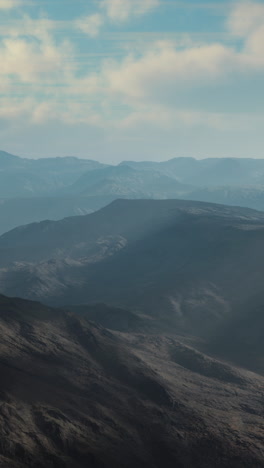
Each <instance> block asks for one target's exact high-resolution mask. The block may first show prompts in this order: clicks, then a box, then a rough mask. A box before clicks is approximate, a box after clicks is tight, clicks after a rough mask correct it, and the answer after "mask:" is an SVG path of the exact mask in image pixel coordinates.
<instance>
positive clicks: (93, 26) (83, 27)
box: [75, 13, 104, 37]
mask: <svg viewBox="0 0 264 468" xmlns="http://www.w3.org/2000/svg"><path fill="white" fill-rule="evenodd" d="M103 24H104V18H103V16H102V15H100V14H98V13H96V14H94V15H89V16H86V17H83V18H79V19H77V20H76V21H75V27H76V28H77V29H79V30H80V31H82V32H83V33H84V34H87V35H88V36H91V37H96V36H97V35H98V33H99V31H100V28H101V26H102V25H103Z"/></svg>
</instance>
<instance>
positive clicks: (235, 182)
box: [121, 158, 264, 187]
mask: <svg viewBox="0 0 264 468" xmlns="http://www.w3.org/2000/svg"><path fill="white" fill-rule="evenodd" d="M121 164H122V165H128V166H129V167H132V168H134V169H140V170H142V169H144V170H146V171H151V170H155V171H157V172H160V173H162V174H165V175H169V176H170V177H175V178H176V179H177V180H178V181H179V182H181V183H183V184H189V185H195V186H199V187H200V186H208V187H211V186H212V187H216V186H236V187H239V186H255V185H256V184H257V185H264V159H240V158H208V159H201V160H197V159H194V158H174V159H171V160H169V161H165V162H160V163H157V162H133V161H125V162H123V163H121Z"/></svg>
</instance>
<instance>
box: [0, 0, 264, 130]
mask: <svg viewBox="0 0 264 468" xmlns="http://www.w3.org/2000/svg"><path fill="white" fill-rule="evenodd" d="M19 4H21V2H19V1H18V0H6V1H5V0H0V9H2V10H4V9H5V10H7V9H11V8H12V7H15V6H18V5H19ZM160 5H161V3H160V2H159V1H158V0H140V1H137V0H101V2H100V5H99V8H98V10H97V11H94V12H93V13H92V14H88V15H87V14H84V15H83V16H82V17H78V18H75V19H73V21H71V22H67V21H61V22H60V21H58V20H54V19H50V18H47V17H43V16H42V17H38V18H36V17H34V18H33V17H32V16H30V15H29V14H25V12H23V13H20V16H19V15H18V16H17V17H16V18H13V19H12V18H11V19H10V21H9V22H6V24H5V25H3V27H2V29H1V31H0V36H1V40H0V62H1V68H0V90H1V94H2V98H1V99H0V118H1V119H5V120H7V121H8V120H10V121H11V120H12V121H14V119H21V118H23V116H24V117H26V118H27V119H28V122H30V123H31V124H35V125H40V124H41V125H43V124H44V123H45V122H48V121H50V119H51V116H52V119H54V120H56V121H58V122H64V123H66V124H67V125H76V124H85V125H88V126H91V127H93V128H95V127H96V128H99V129H106V128H107V129H110V130H113V129H114V130H116V131H118V130H119V131H121V132H122V131H125V132H128V131H131V132H132V133H133V132H134V131H135V130H136V129H140V128H141V127H142V125H147V126H150V127H151V128H156V127H157V128H158V127H159V128H161V129H165V128H168V129H171V130H173V128H179V127H184V128H185V127H189V128H193V127H198V126H203V127H206V128H213V129H218V130H221V129H222V130H226V129H227V128H228V127H229V128H233V129H234V128H235V129H237V128H241V129H243V128H244V127H245V122H246V120H247V118H248V111H247V109H246V108H245V109H244V111H243V112H242V114H241V115H239V113H238V112H237V111H236V109H235V107H234V110H233V112H232V116H230V108H229V104H230V102H228V100H227V101H226V112H224V111H223V110H221V111H219V112H218V111H217V105H219V102H218V104H217V99H218V97H217V96H218V94H219V92H220V90H221V92H223V89H228V90H229V89H232V87H233V89H235V88H237V87H239V86H242V85H243V86H245V87H246V86H247V83H250V80H252V79H253V80H257V79H260V77H262V78H263V74H264V46H263V44H264V5H263V4H261V3H257V2H244V1H243V2H241V1H240V2H239V3H237V4H235V5H234V6H233V7H232V8H231V9H230V10H229V11H227V12H226V20H225V25H224V28H225V31H226V34H228V35H229V37H231V38H232V39H233V42H232V45H230V44H228V43H226V42H219V41H214V40H212V37H211V36H210V37H209V39H208V41H205V40H201V41H194V40H193V39H192V37H191V36H188V35H186V34H185V35H184V40H183V41H181V42H177V41H174V40H163V39H160V40H156V39H155V40H153V41H152V40H149V41H148V42H147V44H143V45H140V47H139V48H133V47H132V46H130V45H128V44H126V47H124V48H123V49H122V48H121V49H119V50H118V54H119V55H118V54H117V56H116V57H115V55H114V54H111V53H110V56H109V57H104V56H103V57H102V58H101V59H100V54H99V53H98V56H97V62H96V67H90V66H88V64H90V63H93V62H92V57H93V51H94V47H95V46H94V42H93V41H94V40H98V37H100V34H103V31H104V29H105V28H106V25H107V24H110V25H111V27H112V28H113V27H116V28H119V27H120V25H123V24H126V23H128V22H129V21H130V20H131V21H137V19H138V18H139V17H140V16H142V15H146V14H147V13H150V12H152V11H154V9H156V8H158V7H159V6H160ZM5 14H6V13H5ZM58 31H61V33H60V34H59V35H58ZM65 31H66V32H65ZM67 31H68V32H67ZM69 31H71V34H69ZM75 33H76V34H79V35H81V36H82V35H83V36H84V40H85V37H86V36H88V42H87V43H85V44H86V46H85V47H86V49H85V52H83V57H84V59H83V58H82V56H81V55H80V51H79V50H78V45H77V44H76V43H75V42H74V40H73V37H74V34H75ZM106 55H107V54H106ZM98 57H99V58H98ZM205 92H206V93H207V98H208V96H210V103H209V104H208V103H206V102H204V105H203V103H202V102H201V99H199V96H205ZM226 93H227V94H226V95H228V92H227V91H226ZM190 96H191V97H192V99H191V97H190ZM218 101H219V100H218ZM241 102H243V99H242V95H241ZM214 105H215V109H214ZM199 106H200V107H199ZM207 107H208V109H207ZM254 119H255V120H256V122H259V121H260V120H261V119H262V117H261V116H259V115H257V116H255V117H254Z"/></svg>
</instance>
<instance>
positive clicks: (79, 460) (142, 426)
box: [0, 296, 264, 468]
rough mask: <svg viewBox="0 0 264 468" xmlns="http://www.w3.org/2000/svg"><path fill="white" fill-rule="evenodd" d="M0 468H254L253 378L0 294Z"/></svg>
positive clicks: (259, 394) (259, 457)
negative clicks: (0, 466) (48, 467)
mask: <svg viewBox="0 0 264 468" xmlns="http://www.w3.org/2000/svg"><path fill="white" fill-rule="evenodd" d="M0 330H1V337H2V338H1V343H0V368H1V389H0V432H1V444H0V464H1V465H2V466H3V467H5V468H15V467H16V468H18V467H19V468H33V467H34V468H35V467H39V468H44V467H45V468H46V467H47V466H50V467H52V468H61V467H64V468H84V467H87V466H91V467H94V468H106V467H107V468H124V467H126V468H130V467H131V468H134V467H138V468H172V467H175V466H178V467H181V468H187V467H190V466H191V467H192V468H211V467H212V466H214V467H215V468H218V467H219V468H220V467H221V468H229V467H231V466H232V468H247V467H249V466H252V467H253V466H254V467H256V468H261V467H263V466H264V465H263V443H264V432H263V378H262V377H260V376H258V375H256V374H253V373H249V372H246V371H242V370H240V369H238V368H235V367H232V366H230V365H228V364H225V363H224V362H221V361H218V360H216V359H213V358H211V357H209V356H206V355H205V354H203V353H201V352H199V351H197V350H196V349H195V348H194V347H193V344H191V343H190V342H185V341H184V340H181V339H180V338H168V337H165V336H164V337H159V336H156V335H142V334H133V333H132V334H131V333H129V334H124V333H123V334H120V333H117V332H110V331H109V330H106V329H104V328H102V327H100V326H98V325H95V324H93V323H91V322H89V321H87V320H86V319H85V318H84V317H82V318H80V317H78V316H76V315H75V314H72V313H68V312H64V311H59V310H54V309H51V308H48V307H45V306H43V305H41V304H39V303H32V302H27V301H23V300H21V299H8V298H6V297H4V296H0Z"/></svg>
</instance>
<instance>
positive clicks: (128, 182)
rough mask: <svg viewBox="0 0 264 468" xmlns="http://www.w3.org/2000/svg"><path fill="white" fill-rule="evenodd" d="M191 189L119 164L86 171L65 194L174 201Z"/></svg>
mask: <svg viewBox="0 0 264 468" xmlns="http://www.w3.org/2000/svg"><path fill="white" fill-rule="evenodd" d="M191 188H192V187H189V186H186V185H184V184H181V183H179V182H177V181H176V180H175V179H173V178H171V177H169V176H167V175H163V174H160V173H159V172H155V171H144V170H143V171H141V170H138V169H133V168H131V167H129V166H127V165H119V166H109V167H106V168H104V169H99V170H95V171H92V172H91V171H90V172H87V173H86V174H83V175H82V176H81V177H80V178H79V179H78V180H77V181H76V182H75V183H74V184H73V185H72V186H71V187H68V188H67V189H66V191H67V193H74V194H79V195H85V196H102V195H103V196H106V195H111V196H115V197H116V198H118V197H127V198H176V197H178V196H181V195H183V194H185V193H188V192H190V190H191Z"/></svg>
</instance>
